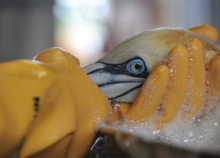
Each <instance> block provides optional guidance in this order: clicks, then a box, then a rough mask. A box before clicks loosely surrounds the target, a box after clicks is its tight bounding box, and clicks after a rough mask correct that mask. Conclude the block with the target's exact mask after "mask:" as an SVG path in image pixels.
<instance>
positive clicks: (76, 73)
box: [21, 48, 110, 157]
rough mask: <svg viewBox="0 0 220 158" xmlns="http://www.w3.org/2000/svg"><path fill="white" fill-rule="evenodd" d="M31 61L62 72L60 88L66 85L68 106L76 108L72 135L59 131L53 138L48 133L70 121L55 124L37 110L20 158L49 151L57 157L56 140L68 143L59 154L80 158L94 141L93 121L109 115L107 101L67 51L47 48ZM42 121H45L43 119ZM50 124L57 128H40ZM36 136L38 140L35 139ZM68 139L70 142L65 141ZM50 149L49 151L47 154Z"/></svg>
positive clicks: (52, 119)
mask: <svg viewBox="0 0 220 158" xmlns="http://www.w3.org/2000/svg"><path fill="white" fill-rule="evenodd" d="M35 60H38V61H42V62H43V63H47V64H48V65H51V66H52V67H54V68H55V69H56V70H58V71H59V72H60V73H61V74H62V76H63V78H64V83H65V85H66V86H65V87H64V88H67V87H68V88H69V90H70V93H69V95H70V96H71V97H72V99H73V102H74V104H72V106H75V110H76V113H75V118H76V120H75V121H76V129H75V131H74V133H73V136H72V137H71V136H70V135H67V134H66V135H64V134H63V135H62V136H61V135H60V136H59V139H56V140H55V139H54V135H52V133H54V132H55V131H59V130H61V129H59V128H64V129H65V128H67V127H66V126H71V124H69V123H68V122H72V121H73V120H72V119H69V120H66V121H67V122H66V123H63V124H56V121H57V122H58V120H56V118H51V120H48V116H47V111H46V110H45V111H43V110H42V113H41V111H40V112H39V119H38V118H37V119H36V121H35V124H34V125H33V127H32V128H31V130H30V132H29V133H28V135H27V138H26V140H25V142H24V145H23V146H22V149H21V155H22V157H28V156H31V155H33V156H38V157H41V156H44V157H49V156H50V157H51V154H52V157H53V156H54V157H57V154H56V152H54V151H56V150H55V149H57V148H59V145H58V144H59V143H57V144H54V143H56V142H57V141H58V140H59V141H60V144H66V145H68V148H65V147H66V146H65V147H63V149H65V152H66V153H65V152H63V154H64V155H62V156H65V157H83V156H84V155H85V154H86V153H87V152H88V151H89V149H90V147H91V146H92V144H93V142H94V139H95V132H96V131H95V130H96V129H95V127H96V125H97V123H99V122H102V121H104V120H105V119H106V118H107V116H108V115H109V110H110V105H109V101H108V99H107V97H106V96H105V95H104V93H103V92H102V91H101V90H100V89H99V88H98V87H97V85H95V84H94V83H93V82H92V81H91V80H90V78H89V77H88V76H87V74H86V73H85V72H84V70H83V69H81V68H80V66H79V63H78V60H77V59H76V58H75V57H73V56H72V55H71V54H69V53H68V52H66V51H64V50H62V49H60V48H50V49H47V50H45V51H43V52H41V53H40V54H38V55H37V56H36V57H35ZM64 95H67V94H64ZM60 97H62V96H60ZM61 100H62V99H61ZM62 101H64V100H62ZM63 104H65V103H63ZM48 110H49V109H48ZM40 114H41V115H40ZM40 116H41V117H40ZM63 117H66V116H63ZM60 119H61V118H60ZM46 120H47V121H48V122H45V121H46ZM51 123H52V125H56V127H57V129H55V128H51V127H49V129H47V130H46V131H45V130H42V129H45V128H47V127H48V125H49V124H51ZM72 124H74V122H72ZM39 137H41V138H42V140H38V139H39ZM57 138H58V137H57ZM70 140H71V142H69V141H70ZM33 144H34V145H33ZM45 144H46V145H47V146H46V145H45ZM52 145H53V146H52ZM51 146H52V147H51ZM43 149H44V150H43ZM39 151H42V152H39ZM51 151H53V152H52V153H51ZM37 152H39V153H37Z"/></svg>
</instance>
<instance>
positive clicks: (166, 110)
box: [154, 45, 189, 129]
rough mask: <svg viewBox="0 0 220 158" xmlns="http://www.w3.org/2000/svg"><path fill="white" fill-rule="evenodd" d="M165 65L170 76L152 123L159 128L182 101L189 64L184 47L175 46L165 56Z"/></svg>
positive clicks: (178, 107)
mask: <svg viewBox="0 0 220 158" xmlns="http://www.w3.org/2000/svg"><path fill="white" fill-rule="evenodd" d="M166 65H167V66H168V68H169V70H170V76H169V81H168V86H167V89H166V93H165V95H164V99H163V101H162V105H161V106H160V108H159V110H158V116H157V118H156V120H155V123H154V125H155V128H156V129H161V128H163V127H164V126H165V125H167V124H168V123H170V122H171V121H172V120H173V119H174V118H175V116H176V115H177V114H178V112H179V110H180V107H181V106H182V104H183V102H184V99H185V96H186V87H187V77H188V65H189V63H188V52H187V50H186V48H185V47H184V46H180V45H178V46H175V47H174V48H173V49H172V50H171V52H170V53H169V55H168V57H167V60H166Z"/></svg>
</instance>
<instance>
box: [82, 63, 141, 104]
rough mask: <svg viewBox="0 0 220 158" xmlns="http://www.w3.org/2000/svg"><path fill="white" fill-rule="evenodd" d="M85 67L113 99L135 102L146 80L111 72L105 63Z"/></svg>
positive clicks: (92, 78) (90, 75)
mask: <svg viewBox="0 0 220 158" xmlns="http://www.w3.org/2000/svg"><path fill="white" fill-rule="evenodd" d="M83 69H84V70H85V71H86V73H87V74H88V75H89V77H90V79H91V80H92V81H93V82H94V83H96V84H97V85H98V87H99V88H100V89H101V90H102V91H103V92H104V93H105V94H106V95H107V97H108V98H109V99H110V100H111V101H117V102H125V103H133V102H134V100H135V98H136V97H137V95H138V93H139V91H140V88H141V86H142V84H143V82H144V80H145V78H141V77H132V76H128V75H126V74H119V73H117V72H111V71H109V70H108V68H107V65H106V64H104V63H94V64H91V65H89V66H86V67H85V68H83Z"/></svg>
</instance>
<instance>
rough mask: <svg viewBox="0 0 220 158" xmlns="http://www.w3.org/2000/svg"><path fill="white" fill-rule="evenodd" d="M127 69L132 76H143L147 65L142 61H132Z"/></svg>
mask: <svg viewBox="0 0 220 158" xmlns="http://www.w3.org/2000/svg"><path fill="white" fill-rule="evenodd" d="M126 69H127V71H128V72H130V73H132V74H135V75H137V74H141V73H143V72H144V70H145V64H144V61H143V60H142V59H134V60H131V61H130V62H129V63H127V65H126Z"/></svg>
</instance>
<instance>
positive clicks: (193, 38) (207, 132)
mask: <svg viewBox="0 0 220 158" xmlns="http://www.w3.org/2000/svg"><path fill="white" fill-rule="evenodd" d="M201 27H207V25H203V26H201ZM201 27H199V28H201ZM208 27H209V26H208ZM198 30H199V29H198V27H197V28H191V29H184V28H166V27H164V28H158V29H152V30H148V31H145V32H142V33H140V34H137V35H135V36H133V37H131V38H129V39H127V40H125V41H124V42H122V43H121V44H119V45H118V46H116V47H115V48H113V49H112V50H110V51H109V52H108V53H107V54H106V55H105V56H104V57H102V58H101V59H99V60H98V61H97V62H95V63H93V64H91V65H88V66H86V67H85V68H84V70H85V71H86V73H87V74H88V75H89V77H90V79H91V80H92V81H93V82H94V83H96V84H97V86H98V87H99V88H100V89H101V90H102V91H103V92H104V93H105V94H106V96H107V97H108V98H109V100H110V101H111V102H113V104H115V103H116V104H118V103H119V104H120V103H127V104H130V105H131V108H130V109H129V110H128V111H126V114H124V118H123V119H124V122H123V123H121V122H120V123H119V124H113V125H112V126H109V124H107V125H103V126H104V127H109V128H113V129H116V130H117V131H124V132H128V131H132V134H135V135H138V136H140V137H143V138H144V139H147V140H148V141H149V139H150V140H152V139H153V141H159V142H163V143H168V144H170V145H173V146H180V147H183V148H186V149H189V150H196V151H209V152H210V151H212V152H218V153H219V145H220V144H219V143H218V142H219V139H218V134H217V133H218V131H219V130H218V128H216V127H217V126H218V119H219V118H220V115H219V114H218V109H219V108H218V106H217V105H218V98H219V97H218V95H219V92H220V89H219V87H220V82H219V79H220V78H219V76H220V71H219V65H220V64H219V63H220V62H219V61H220V59H219V58H220V56H219V55H220V46H219V45H218V44H216V42H217V38H216V37H214V38H212V37H210V35H209V33H207V32H209V31H207V32H206V33H204V34H203V33H201V32H200V31H198ZM214 34H215V35H214V36H218V32H215V30H214ZM198 41H199V42H198ZM192 43H200V44H201V49H202V50H201V53H202V55H203V56H204V58H201V60H203V63H202V62H201V63H202V64H201V65H199V66H198V65H197V68H198V69H200V68H201V69H203V71H201V72H202V73H200V71H197V70H198V69H197V68H194V67H193V66H195V65H193V64H192V63H194V64H198V63H199V62H200V61H199V60H200V59H199V58H196V59H194V57H193V55H192V54H193V53H194V52H193V50H195V51H198V49H197V48H195V47H194V46H193V44H192ZM176 46H180V47H181V49H182V48H184V49H185V48H186V50H187V51H188V55H189V56H187V64H186V65H182V67H184V66H185V67H187V68H186V69H185V70H186V71H185V70H184V71H185V72H182V71H180V72H178V73H179V74H178V75H181V74H182V73H186V75H185V77H186V78H188V79H186V80H187V81H186V82H185V83H186V86H185V85H184V86H185V87H184V86H182V85H181V84H180V85H178V86H179V87H178V86H176V87H175V88H176V90H174V91H173V93H174V94H172V95H173V97H174V99H173V100H172V99H170V98H169V91H172V90H171V88H169V87H172V86H170V85H172V84H174V82H173V81H174V80H170V81H169V82H168V85H167V87H168V88H167V89H166V90H165V94H164V95H163V96H162V98H161V99H162V101H161V102H160V103H159V104H157V105H155V107H154V110H153V111H152V109H151V110H150V109H149V107H147V108H145V107H146V106H145V105H144V103H143V104H142V103H141V106H139V105H138V104H139V103H138V102H144V101H142V100H144V99H145V98H143V97H138V96H141V95H142V94H143V93H146V91H144V90H143V91H142V88H143V86H144V85H145V82H146V81H147V80H149V81H148V82H149V83H150V82H151V81H152V77H151V76H152V73H154V70H155V69H156V68H157V67H158V66H164V65H165V66H167V67H169V75H170V78H169V79H172V76H171V75H172V74H173V71H175V70H174V69H173V68H174V67H175V66H176V65H175V64H173V67H172V63H173V62H175V59H171V60H169V56H170V52H172V51H174V50H175V51H177V52H178V51H179V50H181V49H176V48H177V47H176ZM180 47H178V48H180ZM188 57H189V59H188ZM197 57H198V56H197ZM171 58H172V57H171ZM183 63H184V62H183ZM213 63H215V64H213ZM184 64H185V63H184ZM170 65H171V66H170ZM180 65H181V64H180ZM213 65H215V66H213ZM214 67H215V68H214ZM214 69H215V70H214ZM176 70H177V71H178V70H182V69H176ZM200 76H202V77H201V78H200ZM190 77H192V78H194V79H191V78H190ZM150 78H151V79H150ZM217 78H218V79H217ZM178 80H181V78H178ZM210 81H211V84H212V85H211V88H210V85H209V82H210ZM200 83H201V85H202V86H201V85H200V86H201V87H202V88H201V89H200V88H199V86H198V87H196V86H197V84H200ZM183 87H184V89H181V88H183ZM207 87H208V88H207ZM146 88H149V86H146ZM151 88H152V87H151ZM213 89H215V90H216V91H215V92H214V93H215V97H217V99H216V98H214V97H212V95H213V94H212V92H210V91H212V90H213ZM147 90H148V91H147V92H149V94H145V95H144V96H145V97H146V96H147V97H148V96H150V95H151V94H150V91H151V89H147ZM181 91H182V92H183V98H182V100H181V101H180V103H177V104H176V102H178V101H179V100H178V99H179V98H178V97H179V94H175V92H178V93H179V92H181ZM213 91H214V90H213ZM175 97H176V98H177V99H176V100H175ZM149 98H150V97H148V99H149ZM167 98H168V99H167ZM153 99H154V98H153ZM215 99H216V100H215ZM145 100H146V99H145ZM167 100H169V101H167ZM166 102H167V103H166ZM167 104H168V105H167ZM138 106H139V107H138ZM150 106H151V105H150ZM211 110H212V111H211ZM149 111H150V113H151V114H149ZM148 115H149V117H148ZM126 121H127V122H126ZM131 122H133V123H131ZM157 122H159V123H157ZM152 124H153V127H152ZM158 124H159V126H160V127H158ZM191 146H193V147H192V148H191Z"/></svg>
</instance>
